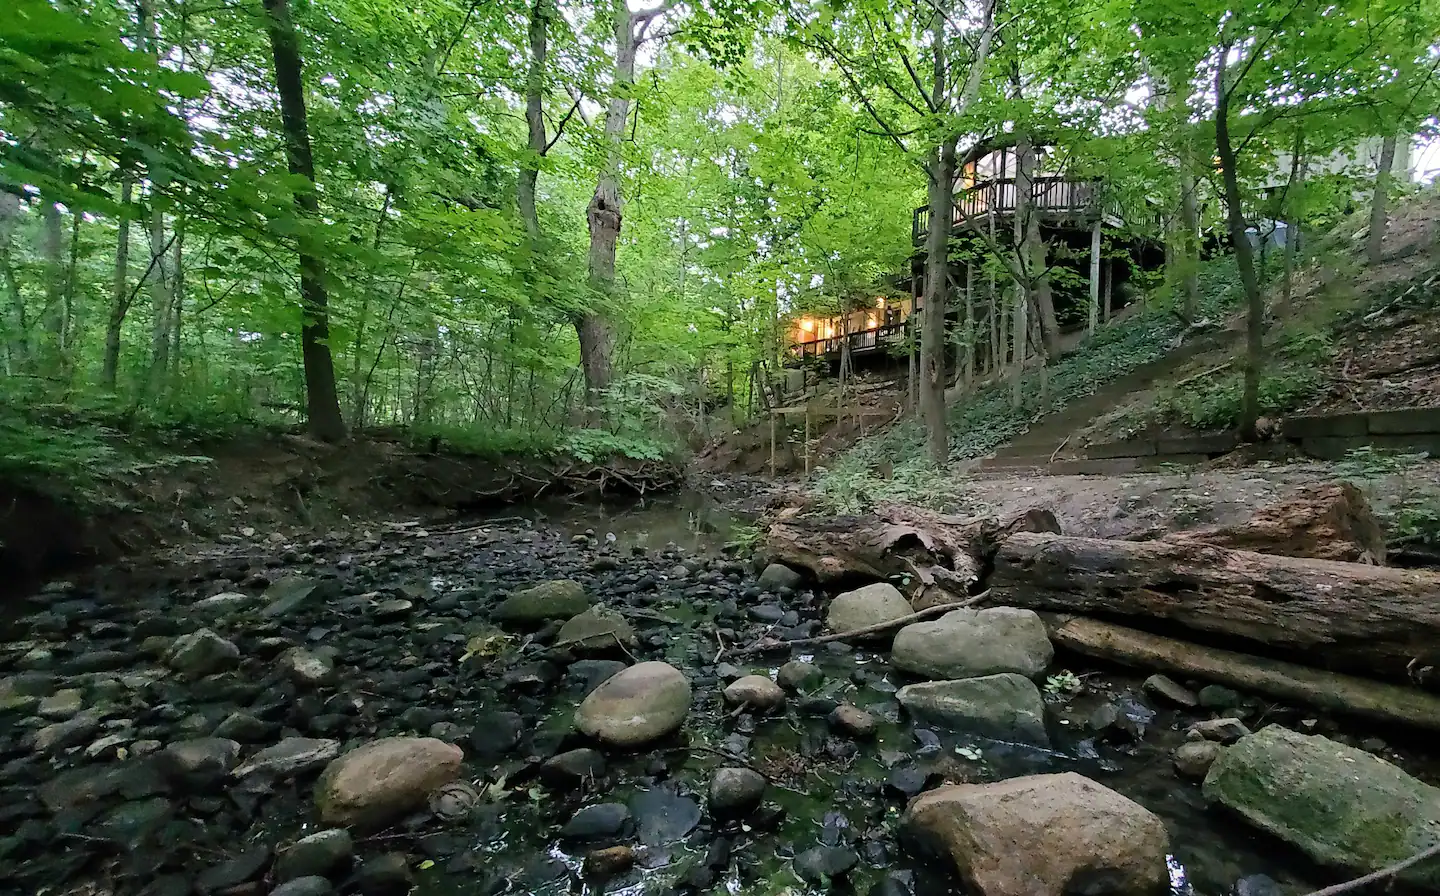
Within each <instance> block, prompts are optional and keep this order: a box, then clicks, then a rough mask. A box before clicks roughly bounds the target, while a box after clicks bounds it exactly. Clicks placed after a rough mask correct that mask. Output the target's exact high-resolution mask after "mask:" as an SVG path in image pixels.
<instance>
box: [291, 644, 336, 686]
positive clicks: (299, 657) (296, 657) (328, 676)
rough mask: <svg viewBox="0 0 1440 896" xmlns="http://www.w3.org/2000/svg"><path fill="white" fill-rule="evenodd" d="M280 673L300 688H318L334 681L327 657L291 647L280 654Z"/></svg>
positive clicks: (332, 669)
mask: <svg viewBox="0 0 1440 896" xmlns="http://www.w3.org/2000/svg"><path fill="white" fill-rule="evenodd" d="M279 666H280V672H281V674H283V675H284V676H285V677H286V678H289V679H290V680H291V681H293V682H295V683H296V684H297V685H300V686H301V687H307V688H318V687H321V686H323V685H327V684H330V683H331V682H332V681H334V680H335V666H334V664H333V663H332V662H331V661H330V658H329V657H328V656H325V655H323V654H320V653H316V652H312V651H309V650H306V649H305V648H303V647H292V648H290V649H289V650H287V651H285V652H284V653H282V654H280V660H279Z"/></svg>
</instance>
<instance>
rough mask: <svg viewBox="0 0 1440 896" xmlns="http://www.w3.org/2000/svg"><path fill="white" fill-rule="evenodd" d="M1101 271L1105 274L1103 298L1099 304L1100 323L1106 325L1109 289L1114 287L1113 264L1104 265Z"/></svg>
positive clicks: (1108, 310) (1108, 313) (1108, 312)
mask: <svg viewBox="0 0 1440 896" xmlns="http://www.w3.org/2000/svg"><path fill="white" fill-rule="evenodd" d="M1102 270H1103V271H1104V274H1105V296H1104V299H1103V301H1102V302H1101V304H1100V322H1101V323H1108V322H1109V320H1110V294H1111V288H1112V287H1113V286H1114V285H1115V262H1113V261H1112V262H1110V263H1109V264H1107V265H1105V266H1104V267H1103V268H1102Z"/></svg>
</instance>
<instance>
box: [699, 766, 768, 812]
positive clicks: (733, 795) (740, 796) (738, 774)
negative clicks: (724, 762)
mask: <svg viewBox="0 0 1440 896" xmlns="http://www.w3.org/2000/svg"><path fill="white" fill-rule="evenodd" d="M768 785H769V782H768V781H766V780H765V776H764V775H762V774H760V773H759V772H757V771H755V770H753V769H749V768H722V769H719V770H718V771H716V772H715V775H714V777H712V778H711V779H710V811H711V812H716V813H727V812H743V811H745V810H747V809H751V808H753V807H755V806H756V805H757V804H759V802H760V800H761V799H762V798H763V797H764V796H765V788H766V787H767V786H768Z"/></svg>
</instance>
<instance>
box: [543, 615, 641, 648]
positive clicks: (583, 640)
mask: <svg viewBox="0 0 1440 896" xmlns="http://www.w3.org/2000/svg"><path fill="white" fill-rule="evenodd" d="M638 643H639V639H638V638H636V637H635V629H634V628H633V627H632V626H631V625H630V623H629V622H627V621H626V620H625V617H623V616H621V615H620V614H619V613H616V612H615V611H614V610H607V609H606V608H604V607H591V608H590V609H588V610H586V611H585V612H584V613H581V614H579V615H577V616H574V617H571V619H570V620H569V621H567V622H566V623H565V624H564V625H562V626H561V627H560V632H559V633H558V634H557V635H556V636H555V646H557V647H563V648H566V649H568V650H573V651H575V652H576V653H602V652H605V651H608V650H615V649H617V648H622V647H634V646H635V645H636V644H638Z"/></svg>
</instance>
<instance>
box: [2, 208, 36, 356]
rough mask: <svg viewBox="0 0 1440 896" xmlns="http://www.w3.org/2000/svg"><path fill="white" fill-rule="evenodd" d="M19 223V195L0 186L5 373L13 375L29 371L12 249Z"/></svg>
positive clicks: (26, 327)
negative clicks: (4, 293) (16, 227)
mask: <svg viewBox="0 0 1440 896" xmlns="http://www.w3.org/2000/svg"><path fill="white" fill-rule="evenodd" d="M19 220H20V196H19V194H17V193H12V192H10V191H9V190H6V189H4V188H3V187H0V276H3V278H4V281H5V284H4V285H5V292H6V297H5V373H6V375H8V376H15V375H17V374H20V373H24V372H25V371H26V370H28V369H29V368H30V335H29V333H30V325H29V321H28V320H27V319H26V314H25V297H24V295H23V294H22V293H21V292H20V281H19V280H18V279H17V278H16V276H15V261H14V258H13V256H12V255H11V249H12V247H13V245H14V241H15V225H16V223H17V222H18V221H19Z"/></svg>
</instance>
